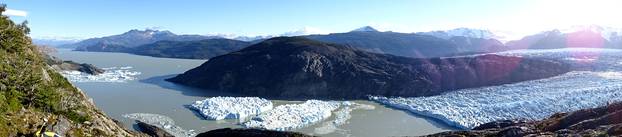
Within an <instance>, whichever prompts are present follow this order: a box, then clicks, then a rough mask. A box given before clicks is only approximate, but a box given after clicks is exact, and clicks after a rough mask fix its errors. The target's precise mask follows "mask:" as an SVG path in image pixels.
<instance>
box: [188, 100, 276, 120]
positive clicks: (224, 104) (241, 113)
mask: <svg viewBox="0 0 622 137" xmlns="http://www.w3.org/2000/svg"><path fill="white" fill-rule="evenodd" d="M272 107H273V105H272V102H270V101H269V100H266V99H263V98H258V97H212V98H207V99H205V100H201V101H195V102H194V103H193V104H192V105H190V109H193V110H196V111H198V112H199V114H201V115H202V116H203V117H205V118H206V119H210V120H222V119H240V120H243V119H244V118H246V117H248V116H254V115H257V114H259V113H262V112H265V111H268V110H270V109H272Z"/></svg>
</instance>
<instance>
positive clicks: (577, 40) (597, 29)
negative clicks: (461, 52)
mask: <svg viewBox="0 0 622 137" xmlns="http://www.w3.org/2000/svg"><path fill="white" fill-rule="evenodd" d="M506 46H508V47H510V48H513V49H555V48H568V47H574V48H622V29H617V28H612V27H602V26H597V25H584V26H572V27H568V28H563V29H554V30H550V31H544V32H540V33H537V34H534V35H529V36H525V37H524V38H522V39H520V40H514V41H509V42H507V43H506Z"/></svg>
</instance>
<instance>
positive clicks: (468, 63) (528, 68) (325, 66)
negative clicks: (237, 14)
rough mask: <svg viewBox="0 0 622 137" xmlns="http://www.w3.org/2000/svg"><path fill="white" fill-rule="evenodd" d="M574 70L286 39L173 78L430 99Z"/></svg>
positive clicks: (292, 95)
mask: <svg viewBox="0 0 622 137" xmlns="http://www.w3.org/2000/svg"><path fill="white" fill-rule="evenodd" d="M568 71H569V66H568V65H567V64H564V63H561V62H558V61H554V60H546V59H530V58H521V57H506V56H498V55H481V56H473V57H455V58H429V59H425V58H407V57H400V56H393V55H387V54H377V53H370V52H365V51H360V50H356V49H354V48H350V47H347V46H342V45H338V44H331V43H325V42H320V41H315V40H310V39H307V38H304V37H280V38H272V39H269V40H266V41H264V42H261V43H258V44H255V45H252V46H250V47H247V48H244V49H242V50H240V51H237V52H232V53H229V54H226V55H222V56H217V57H214V58H212V59H210V60H209V61H207V62H206V63H204V64H202V65H201V66H199V67H197V68H194V69H191V70H189V71H187V72H185V73H184V74H181V75H178V76H176V77H174V78H171V79H167V80H168V81H172V82H176V83H180V84H184V85H189V86H194V87H199V88H204V89H209V90H219V91H225V92H231V93H237V94H243V95H249V96H260V97H269V98H287V99H308V98H326V99H365V98H366V97H367V96H368V95H381V96H406V97H412V96H431V95H437V94H440V93H443V92H445V91H449V90H455V89H463V88H474V87H481V86H491V85H499V84H507V83H514V82H520V81H526V80H534V79H541V78H547V77H551V76H556V75H559V74H563V73H566V72H568Z"/></svg>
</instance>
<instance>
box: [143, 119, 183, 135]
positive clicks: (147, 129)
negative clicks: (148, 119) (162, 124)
mask: <svg viewBox="0 0 622 137" xmlns="http://www.w3.org/2000/svg"><path fill="white" fill-rule="evenodd" d="M136 124H137V125H138V127H139V128H140V131H142V132H143V133H145V134H147V135H150V136H152V137H175V136H173V135H171V134H169V133H168V132H166V131H164V130H162V129H161V128H159V127H156V126H154V125H149V124H147V123H145V122H142V121H138V120H136Z"/></svg>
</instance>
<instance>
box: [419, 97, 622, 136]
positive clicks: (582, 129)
mask: <svg viewBox="0 0 622 137" xmlns="http://www.w3.org/2000/svg"><path fill="white" fill-rule="evenodd" d="M621 131H622V102H618V103H612V104H609V105H607V106H603V107H599V108H592V109H583V110H579V111H574V112H570V113H557V114H555V115H553V116H551V117H550V118H548V119H544V120H540V121H516V120H507V121H498V122H491V123H487V124H483V125H481V126H479V127H476V128H474V129H473V130H472V131H455V132H444V133H439V134H434V135H429V136H535V135H538V136H603V135H604V136H620V135H622V132H621Z"/></svg>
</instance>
